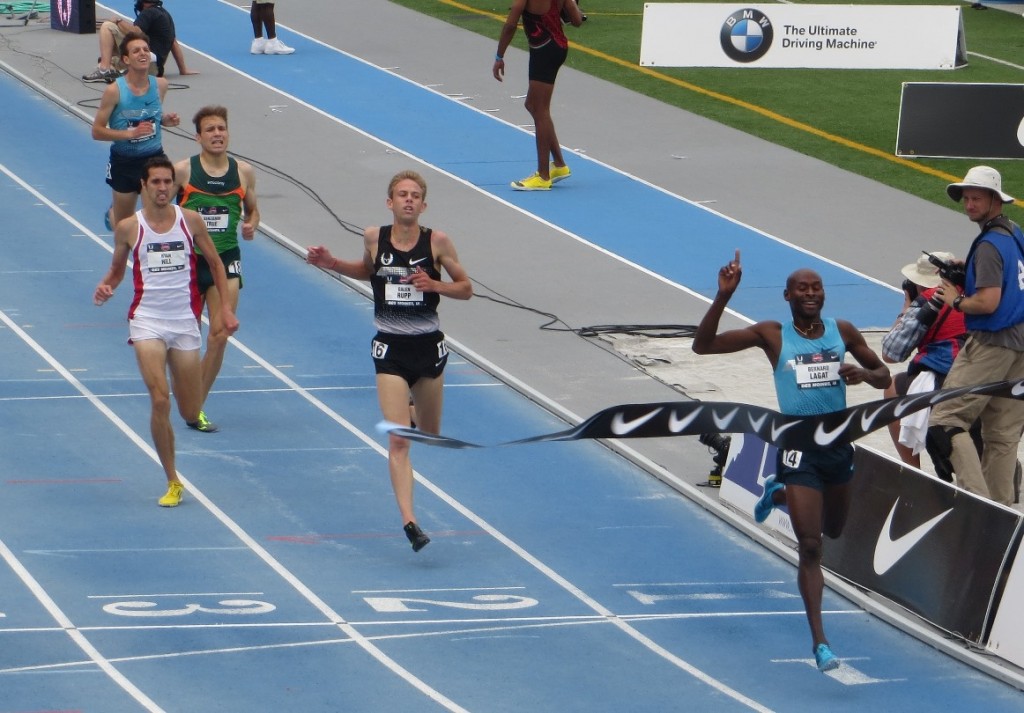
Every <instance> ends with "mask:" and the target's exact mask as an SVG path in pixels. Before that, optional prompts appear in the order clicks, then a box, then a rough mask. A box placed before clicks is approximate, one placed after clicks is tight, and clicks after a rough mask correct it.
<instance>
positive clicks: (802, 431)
mask: <svg viewBox="0 0 1024 713" xmlns="http://www.w3.org/2000/svg"><path fill="white" fill-rule="evenodd" d="M970 394H977V395H984V396H997V397H1001V398H1009V399H1020V398H1024V380H1021V381H997V382H993V383H990V384H979V385H977V386H963V387H960V388H958V389H943V390H940V391H931V392H928V393H924V394H914V395H912V396H904V397H897V398H892V399H882V400H879V401H871V402H869V403H865V404H860V405H858V406H852V407H850V408H848V409H845V410H843V411H834V412H832V413H826V414H821V415H818V416H787V415H785V414H782V413H779V412H778V411H774V410H772V409H767V408H761V407H760V406H751V405H749V404H740V403H732V402H728V401H715V402H710V401H674V402H665V403H649V404H623V405H620V406H611V407H609V408H606V409H604V410H602V411H599V412H597V413H596V414H594V415H593V416H591V417H590V418H588V419H587V420H585V421H584V422H583V423H581V424H579V425H578V426H576V427H574V428H570V429H568V430H565V431H558V432H557V433H547V434H544V435H540V436H532V437H530V438H522V439H519V440H515V441H506V442H503V443H498V444H494V445H498V446H514V445H520V444H524V443H539V442H542V441H577V440H580V439H584V438H666V437H670V436H697V435H700V434H702V433H751V434H754V435H756V436H758V437H759V438H761V440H763V441H767V442H768V443H771V444H772V445H774V446H776V447H778V448H781V449H784V450H799V451H808V450H820V449H824V448H833V447H835V446H840V445H843V444H846V443H852V442H853V441H856V440H857V439H858V438H861V437H862V436H865V435H867V434H868V433H871V432H873V431H877V430H878V429H880V428H883V427H884V426H886V425H887V424H889V423H891V422H893V421H897V420H899V419H900V418H903V417H904V416H906V415H907V414H911V413H914V412H915V411H920V410H921V409H924V408H928V407H929V406H934V405H935V404H938V403H942V402H943V401H949V400H950V399H955V398H959V397H961V396H967V395H970ZM377 430H378V431H380V432H381V433H389V434H393V435H395V436H401V437H402V438H407V439H409V440H411V441H416V442H419V443H425V444H427V445H431V446H440V447H443V448H483V447H485V446H483V445H480V444H477V443H469V442H467V441H460V440H458V439H455V438H448V437H447V436H442V435H436V434H431V433H425V432H423V431H420V430H418V429H415V428H408V427H405V426H400V425H398V424H395V423H390V422H387V421H381V422H380V423H379V424H377Z"/></svg>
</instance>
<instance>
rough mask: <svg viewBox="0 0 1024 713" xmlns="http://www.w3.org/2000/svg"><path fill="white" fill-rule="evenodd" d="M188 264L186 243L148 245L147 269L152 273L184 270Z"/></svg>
mask: <svg viewBox="0 0 1024 713" xmlns="http://www.w3.org/2000/svg"><path fill="white" fill-rule="evenodd" d="M187 264H188V255H186V253H185V243H184V241H181V240H176V241H174V242H171V243H147V244H146V267H147V269H148V270H149V271H150V272H174V271H176V270H184V269H185V266H186V265H187Z"/></svg>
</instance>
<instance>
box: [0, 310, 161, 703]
mask: <svg viewBox="0 0 1024 713" xmlns="http://www.w3.org/2000/svg"><path fill="white" fill-rule="evenodd" d="M0 317H2V318H3V319H5V320H6V319H7V315H5V314H3V313H2V312H0ZM0 558H2V559H3V560H4V561H5V562H6V563H7V565H8V566H9V567H10V568H11V569H12V570H13V571H14V573H15V574H16V575H17V576H18V579H20V580H21V581H22V582H23V583H24V584H25V586H26V587H28V590H29V591H30V592H31V593H32V596H34V597H35V598H36V600H37V601H38V602H39V603H40V604H42V605H43V608H44V609H46V611H47V612H48V613H49V614H50V616H51V617H53V620H54V621H56V622H57V624H59V625H60V628H61V629H62V630H63V631H64V633H65V634H67V635H68V637H69V638H70V639H71V641H73V642H74V643H75V645H76V646H78V648H80V649H81V650H82V651H83V652H85V655H86V656H88V657H89V662H90V663H92V664H95V665H96V666H98V667H99V668H100V670H102V671H103V672H104V673H105V674H107V676H109V677H110V679H111V680H112V681H114V683H116V684H117V685H118V686H120V687H121V689H122V690H124V691H125V693H127V694H128V695H130V696H131V697H132V698H133V699H134V700H135V701H136V702H137V703H138V704H139V705H140V706H142V707H143V708H145V709H146V710H147V711H153V712H154V713H158V712H160V713H162V711H163V708H161V707H160V706H158V705H157V704H156V702H155V701H153V700H152V699H151V698H150V697H149V696H147V695H146V694H145V693H143V692H142V690H140V689H139V688H138V687H137V686H136V685H135V684H134V683H132V682H131V681H130V680H128V678H127V677H126V676H125V675H124V674H122V673H121V672H120V671H118V670H117V668H115V667H114V665H113V664H112V663H111V662H110V660H108V659H107V658H105V657H104V656H103V654H101V653H100V652H99V650H98V649H97V648H96V647H95V646H93V645H92V642H91V641H89V639H88V637H86V636H85V635H84V634H83V633H82V632H81V631H79V630H78V628H77V627H76V626H75V624H74V622H72V621H71V619H70V618H69V617H68V616H67V614H65V613H64V611H63V610H62V609H61V608H60V607H59V606H57V602H55V601H54V600H53V599H52V598H51V597H50V595H49V594H48V593H47V592H46V590H45V589H44V588H43V586H42V585H41V584H39V582H38V581H36V578H35V577H33V576H32V573H31V572H29V571H28V569H26V568H25V566H24V565H23V564H22V563H21V562H20V561H19V560H18V558H17V557H15V556H14V553H13V552H11V550H10V548H8V547H7V544H6V543H4V541H3V540H0Z"/></svg>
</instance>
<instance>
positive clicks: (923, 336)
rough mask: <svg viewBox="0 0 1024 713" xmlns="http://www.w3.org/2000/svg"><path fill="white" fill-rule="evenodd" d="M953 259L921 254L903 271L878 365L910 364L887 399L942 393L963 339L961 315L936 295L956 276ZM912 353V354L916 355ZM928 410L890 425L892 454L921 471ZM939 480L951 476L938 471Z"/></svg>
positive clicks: (887, 392) (895, 380) (939, 254)
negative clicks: (898, 307)
mask: <svg viewBox="0 0 1024 713" xmlns="http://www.w3.org/2000/svg"><path fill="white" fill-rule="evenodd" d="M953 260H954V257H953V254H952V253H946V252H936V253H922V254H921V256H920V257H919V258H918V259H917V261H916V262H912V263H910V264H909V265H904V266H903V268H902V269H901V270H900V272H901V273H902V274H903V277H904V280H903V311H902V312H901V313H900V316H899V318H898V319H897V320H896V323H895V324H894V325H893V327H892V330H890V332H889V333H888V334H886V335H885V337H883V338H882V360H883V361H886V362H888V363H890V364H897V363H899V362H902V361H905V360H906V359H907V358H908V357H910V355H911V354H913V358H912V359H911V361H910V364H909V365H908V366H907V370H906V371H904V372H902V373H900V374H897V375H896V376H894V377H893V380H892V384H890V385H889V387H888V388H887V389H886V390H885V397H886V398H891V397H893V396H906V395H907V394H908V393H909V394H917V393H924V392H926V391H934V390H935V389H941V388H942V383H943V382H944V381H945V379H946V374H948V373H949V370H950V369H951V368H952V366H953V360H954V359H955V358H956V355H957V354H958V353H959V352H960V349H961V348H962V347H963V345H964V340H965V339H966V338H967V327H966V326H965V325H964V315H963V313H962V312H957V311H956V310H954V309H953V308H952V307H947V306H946V304H945V303H944V302H943V301H942V298H941V297H940V296H939V295H938V294H936V293H937V291H938V287H939V284H940V283H941V281H942V278H941V277H940V274H942V273H943V272H944V271H945V272H946V274H951V273H950V270H953V271H954V272H955V270H956V267H957V266H956V265H955V264H953ZM915 351H916V353H915ZM928 416H929V410H928V409H923V410H921V411H917V412H915V413H912V414H910V415H909V416H904V417H903V418H902V419H900V420H899V421H893V422H892V423H890V424H889V435H890V436H891V437H892V442H893V444H894V445H895V446H896V452H897V453H898V454H899V456H900V460H902V461H903V462H904V463H906V464H907V465H912V466H913V467H915V468H920V467H921V455H920V454H921V451H923V450H924V449H925V436H926V433H927V430H928ZM937 472H938V475H939V477H940V478H942V479H943V480H947V481H951V480H952V476H951V475H950V474H949V473H947V472H943V471H941V470H939V469H937Z"/></svg>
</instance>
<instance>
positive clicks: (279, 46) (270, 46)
mask: <svg viewBox="0 0 1024 713" xmlns="http://www.w3.org/2000/svg"><path fill="white" fill-rule="evenodd" d="M294 51H295V49H294V48H293V47H289V46H288V45H286V44H285V43H284V42H282V41H281V40H279V39H278V38H276V37H275V38H274V39H272V40H267V44H266V45H264V46H263V54H291V53H292V52H294Z"/></svg>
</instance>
